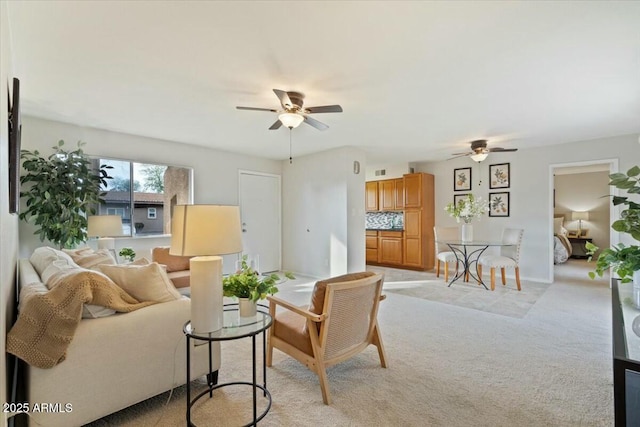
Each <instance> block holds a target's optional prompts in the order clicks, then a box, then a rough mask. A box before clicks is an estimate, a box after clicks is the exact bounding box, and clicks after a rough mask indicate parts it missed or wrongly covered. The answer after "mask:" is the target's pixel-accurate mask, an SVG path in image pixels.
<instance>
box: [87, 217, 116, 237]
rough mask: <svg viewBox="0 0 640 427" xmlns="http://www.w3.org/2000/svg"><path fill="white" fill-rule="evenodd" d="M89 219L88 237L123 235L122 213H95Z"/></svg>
mask: <svg viewBox="0 0 640 427" xmlns="http://www.w3.org/2000/svg"><path fill="white" fill-rule="evenodd" d="M87 221H88V222H87V237H112V236H122V217H121V216H120V215H93V216H90V217H89V218H87Z"/></svg>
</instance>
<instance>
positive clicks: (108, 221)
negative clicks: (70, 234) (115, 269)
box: [87, 215, 122, 259]
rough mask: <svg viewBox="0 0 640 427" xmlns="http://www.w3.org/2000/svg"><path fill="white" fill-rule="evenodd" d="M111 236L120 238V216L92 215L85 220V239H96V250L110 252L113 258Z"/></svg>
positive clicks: (112, 240) (113, 242) (113, 244)
mask: <svg viewBox="0 0 640 427" xmlns="http://www.w3.org/2000/svg"><path fill="white" fill-rule="evenodd" d="M113 236H122V217H121V216H120V215H92V216H90V217H88V218H87V237H97V238H98V249H108V250H110V251H112V252H113V256H114V258H115V255H116V250H115V248H116V245H115V239H114V238H113ZM115 259H118V258H115Z"/></svg>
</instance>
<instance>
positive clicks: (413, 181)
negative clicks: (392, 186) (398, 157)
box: [404, 173, 433, 208]
mask: <svg viewBox="0 0 640 427" xmlns="http://www.w3.org/2000/svg"><path fill="white" fill-rule="evenodd" d="M423 175H424V174H421V173H410V174H407V175H405V176H404V207H405V208H421V207H422V176H423ZM431 203H433V200H432V201H431Z"/></svg>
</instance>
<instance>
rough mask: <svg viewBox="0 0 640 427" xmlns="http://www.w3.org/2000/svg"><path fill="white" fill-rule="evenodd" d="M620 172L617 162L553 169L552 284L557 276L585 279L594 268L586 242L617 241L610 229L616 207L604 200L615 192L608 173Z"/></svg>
mask: <svg viewBox="0 0 640 427" xmlns="http://www.w3.org/2000/svg"><path fill="white" fill-rule="evenodd" d="M617 171H618V161H617V159H606V160H605V159H603V160H594V161H589V162H575V163H564V164H557V165H551V166H550V183H551V190H552V191H551V192H550V193H551V197H552V200H551V203H550V207H551V208H550V211H551V212H550V214H551V215H550V216H551V221H550V222H551V224H552V228H553V232H552V233H550V234H551V240H552V241H551V242H550V244H551V248H553V250H552V251H551V258H552V259H551V260H550V262H551V271H552V280H553V281H555V278H556V277H557V276H558V275H562V276H563V277H567V276H581V277H584V276H586V274H587V272H588V271H590V270H592V269H593V266H592V264H589V263H588V262H587V254H586V252H585V244H586V243H587V242H591V243H593V244H594V245H596V246H599V247H608V246H611V245H612V244H616V243H617V242H618V233H617V232H615V231H613V230H612V229H611V218H612V217H613V215H614V207H613V206H612V204H611V199H610V198H608V197H603V196H607V195H609V194H613V193H614V191H613V190H615V189H612V188H611V187H610V186H609V174H612V173H615V172H617Z"/></svg>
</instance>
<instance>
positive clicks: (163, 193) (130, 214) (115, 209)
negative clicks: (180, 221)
mask: <svg viewBox="0 0 640 427" xmlns="http://www.w3.org/2000/svg"><path fill="white" fill-rule="evenodd" d="M94 165H95V167H96V169H97V168H98V166H99V165H106V166H110V167H111V168H110V169H107V173H108V174H109V175H110V176H111V177H112V179H109V180H107V185H106V187H104V188H103V191H104V192H105V195H104V196H103V197H102V198H103V200H104V201H103V203H101V204H100V206H99V207H98V209H97V212H98V214H99V215H105V214H106V215H120V216H121V217H122V228H123V230H122V231H123V234H124V235H129V236H144V235H160V234H170V233H171V212H172V211H173V209H172V207H173V205H176V204H187V203H190V202H191V197H190V196H191V169H188V168H179V167H174V166H166V165H157V164H151V163H135V162H129V161H126V160H113V159H95V160H94ZM158 220H159V221H158Z"/></svg>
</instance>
